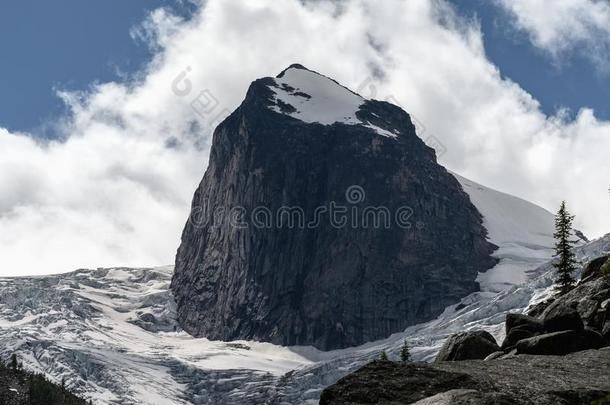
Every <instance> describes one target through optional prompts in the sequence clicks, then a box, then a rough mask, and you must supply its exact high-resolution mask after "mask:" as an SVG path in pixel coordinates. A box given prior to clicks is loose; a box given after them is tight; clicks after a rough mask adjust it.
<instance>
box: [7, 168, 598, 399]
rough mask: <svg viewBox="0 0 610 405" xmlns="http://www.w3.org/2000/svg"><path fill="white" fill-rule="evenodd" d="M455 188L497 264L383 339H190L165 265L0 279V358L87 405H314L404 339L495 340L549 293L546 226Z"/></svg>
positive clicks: (504, 200) (517, 206)
mask: <svg viewBox="0 0 610 405" xmlns="http://www.w3.org/2000/svg"><path fill="white" fill-rule="evenodd" d="M456 177H457V176H456ZM458 180H459V181H460V183H461V184H462V186H463V187H464V189H465V191H466V192H467V193H468V194H469V195H470V197H471V199H472V201H473V203H474V204H475V206H477V208H478V209H479V210H480V212H481V213H482V214H483V216H484V222H485V226H486V227H487V229H488V231H489V238H490V240H491V241H492V242H494V243H495V244H496V245H498V246H499V249H498V251H497V252H496V253H495V254H496V255H497V257H498V258H499V259H500V263H499V264H498V265H497V266H496V267H494V268H493V269H491V270H489V271H488V272H486V273H483V274H481V275H480V277H479V281H480V282H481V285H482V291H481V292H478V293H474V294H471V295H470V296H468V297H466V298H464V299H463V300H462V302H461V304H460V305H459V306H457V305H453V306H451V307H448V308H446V310H445V311H444V313H443V314H442V315H441V316H439V317H438V318H437V319H435V320H433V321H430V322H428V323H425V324H421V325H416V326H412V327H410V328H408V329H407V330H406V331H404V332H403V333H397V334H395V335H392V336H390V337H389V338H387V339H385V340H382V341H377V342H372V343H368V344H365V345H362V346H360V347H355V348H349V349H343V350H336V351H331V352H320V351H318V350H316V349H314V348H311V347H280V346H275V345H271V344H266V343H257V342H246V341H237V342H217V341H209V340H207V339H196V338H193V337H191V336H189V335H187V334H186V333H185V332H183V331H181V330H180V328H179V327H178V325H177V324H176V321H175V308H174V303H173V299H172V296H171V293H170V292H169V289H168V287H169V283H170V280H171V275H172V271H173V268H172V267H171V266H169V267H159V268H151V269H127V268H114V269H98V270H78V271H75V272H72V273H67V274H62V275H53V276H42V277H21V278H0V355H1V357H2V358H3V359H4V360H5V361H6V360H7V359H8V358H9V357H10V354H11V353H13V352H16V353H18V356H19V358H20V359H21V360H22V361H23V362H24V365H25V367H26V368H28V369H30V370H33V371H37V372H43V373H45V374H47V375H48V376H49V377H50V378H51V379H52V380H53V381H55V382H57V383H59V382H61V380H62V379H65V381H66V385H67V386H68V387H69V388H70V389H72V390H74V391H75V392H77V393H79V394H82V395H83V396H86V397H88V398H92V399H93V400H94V402H95V403H96V404H97V403H100V404H155V405H158V404H191V403H194V404H265V403H273V404H304V403H306V404H316V403H317V402H318V397H319V395H320V392H321V391H322V389H324V388H325V387H326V386H328V385H330V384H332V383H334V382H335V381H337V380H338V379H339V378H341V377H343V376H344V375H346V374H347V373H349V372H351V371H353V370H355V369H357V368H359V367H360V366H362V365H363V364H364V363H366V362H368V361H370V360H372V359H374V358H376V357H378V355H379V352H380V351H381V350H386V351H387V353H388V354H389V356H390V358H398V352H399V350H400V347H401V345H402V342H403V339H405V338H407V339H408V340H409V342H410V345H411V347H412V354H413V357H414V359H415V360H424V361H430V360H432V359H433V358H434V356H435V355H436V353H437V352H438V350H439V348H440V346H441V345H442V343H443V341H444V340H445V339H446V338H447V337H448V336H449V335H450V334H452V333H455V332H458V331H463V330H470V329H485V330H488V331H490V332H491V333H492V334H493V335H494V336H496V338H497V339H498V340H501V339H502V338H503V334H504V326H503V325H504V318H505V314H506V313H507V312H523V311H525V310H526V309H527V307H528V306H530V305H532V304H535V303H537V302H539V301H540V300H543V299H545V298H546V297H547V296H548V295H549V294H550V289H551V285H552V280H553V269H552V266H551V264H550V262H549V258H550V255H551V254H552V252H551V250H550V248H551V246H552V237H551V231H552V224H553V216H552V215H551V214H550V213H548V212H547V211H545V210H543V209H541V208H539V207H537V206H535V205H533V204H530V203H528V202H526V201H523V200H520V199H518V198H515V197H512V196H509V195H506V194H503V193H499V192H496V191H494V190H490V189H488V188H485V187H483V186H480V185H477V184H476V183H473V182H471V181H469V180H467V179H464V178H461V177H458ZM609 251H610V235H607V236H606V237H604V238H601V239H599V240H597V241H594V242H591V243H588V244H586V245H582V246H580V247H579V248H578V249H577V253H578V257H579V258H580V259H581V260H582V261H583V262H586V261H587V260H589V259H592V258H595V257H598V256H600V255H601V254H603V253H606V252H609Z"/></svg>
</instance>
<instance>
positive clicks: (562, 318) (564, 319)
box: [543, 301, 585, 332]
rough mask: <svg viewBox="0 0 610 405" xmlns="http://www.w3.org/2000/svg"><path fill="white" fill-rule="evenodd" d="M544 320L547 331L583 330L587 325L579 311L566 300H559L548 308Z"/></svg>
mask: <svg viewBox="0 0 610 405" xmlns="http://www.w3.org/2000/svg"><path fill="white" fill-rule="evenodd" d="M543 322H544V330H545V331H547V332H560V331H564V330H582V329H584V327H585V325H584V324H583V322H582V319H581V318H580V315H579V313H578V311H577V310H576V309H575V308H574V306H571V305H570V303H569V302H565V301H557V302H556V303H554V304H553V305H551V306H550V307H549V308H547V310H546V311H544V314H543Z"/></svg>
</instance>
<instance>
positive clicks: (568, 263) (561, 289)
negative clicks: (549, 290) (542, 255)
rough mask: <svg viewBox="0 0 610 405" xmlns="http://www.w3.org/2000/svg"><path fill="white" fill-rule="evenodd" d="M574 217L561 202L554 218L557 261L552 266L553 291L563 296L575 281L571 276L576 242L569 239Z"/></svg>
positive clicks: (574, 268)
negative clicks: (553, 274)
mask: <svg viewBox="0 0 610 405" xmlns="http://www.w3.org/2000/svg"><path fill="white" fill-rule="evenodd" d="M573 220H574V216H573V215H570V213H569V212H568V209H567V207H566V202H565V201H562V202H561V207H560V208H559V211H558V212H557V215H556V216H555V233H554V235H553V236H555V240H556V243H555V256H556V257H557V260H556V261H555V263H553V266H554V267H555V269H556V270H557V278H556V279H555V291H556V292H557V294H559V295H564V294H566V293H567V292H569V291H570V290H571V289H572V288H574V284H575V283H576V281H575V280H574V276H573V275H572V274H573V273H574V271H575V270H576V265H577V264H578V262H577V261H576V255H575V254H574V252H573V247H574V245H575V243H576V241H574V240H572V239H570V238H571V236H572V221H573Z"/></svg>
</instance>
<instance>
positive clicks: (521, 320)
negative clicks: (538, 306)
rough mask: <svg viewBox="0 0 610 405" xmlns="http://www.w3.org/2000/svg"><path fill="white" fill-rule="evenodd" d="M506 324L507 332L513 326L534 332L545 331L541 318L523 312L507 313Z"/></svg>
mask: <svg viewBox="0 0 610 405" xmlns="http://www.w3.org/2000/svg"><path fill="white" fill-rule="evenodd" d="M505 325H506V332H507V333H508V332H510V331H511V330H512V329H513V328H521V329H525V330H529V331H531V332H534V333H535V332H543V331H544V325H543V323H542V321H541V320H540V319H538V318H534V317H533V316H528V315H523V314H507V315H506V322H505Z"/></svg>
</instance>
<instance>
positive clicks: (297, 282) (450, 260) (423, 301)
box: [171, 66, 495, 350]
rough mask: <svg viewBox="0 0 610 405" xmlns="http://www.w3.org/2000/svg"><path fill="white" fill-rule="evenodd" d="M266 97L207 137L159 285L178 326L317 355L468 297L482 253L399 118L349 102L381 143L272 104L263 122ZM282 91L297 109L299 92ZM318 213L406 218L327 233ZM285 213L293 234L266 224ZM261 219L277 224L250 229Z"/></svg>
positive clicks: (474, 218)
mask: <svg viewBox="0 0 610 405" xmlns="http://www.w3.org/2000/svg"><path fill="white" fill-rule="evenodd" d="M291 69H303V68H302V67H298V66H296V67H292V68H291ZM307 72H309V71H307ZM309 73H310V74H311V75H317V74H316V73H313V72H309ZM318 76H319V75H318ZM325 80H328V81H329V82H332V81H330V80H329V79H325ZM332 83H333V85H336V86H339V85H337V84H336V83H334V82H332ZM279 87H280V85H279V84H278V82H277V81H276V80H274V79H272V78H265V79H260V80H257V81H255V82H254V83H252V85H251V86H250V89H249V90H248V94H247V96H246V99H245V101H244V102H243V103H242V105H241V106H240V107H239V108H238V109H237V110H236V111H235V112H233V114H231V116H230V117H228V118H227V119H226V120H225V121H224V122H223V123H222V124H221V125H219V126H218V128H217V129H216V131H215V133H214V139H213V145H212V149H211V155H210V161H209V166H208V169H207V171H206V173H205V176H204V178H203V180H202V182H201V184H200V186H199V188H198V189H197V191H196V193H195V196H194V198H193V207H192V213H191V217H190V219H189V221H188V222H187V224H186V227H185V229H184V232H183V235H182V243H181V245H180V248H179V249H178V253H177V256H176V266H175V275H174V278H173V280H172V285H171V289H172V291H173V293H174V296H175V297H176V301H177V311H178V319H179V322H180V324H181V326H182V327H183V328H184V329H185V330H186V331H187V332H189V333H191V334H192V335H195V336H205V337H208V338H211V339H221V340H233V339H254V340H262V341H268V342H272V343H276V344H282V345H314V346H316V347H318V348H320V349H325V350H327V349H335V348H342V347H347V346H353V345H358V344H361V343H364V342H367V341H372V340H376V339H380V338H383V337H387V336H388V335H390V334H391V333H394V332H397V331H400V330H403V329H404V328H406V327H407V326H409V325H412V324H416V323H420V322H424V321H427V320H430V319H432V318H434V317H435V316H437V315H438V314H440V313H441V312H442V310H443V309H444V308H445V307H446V306H447V305H450V304H454V303H456V302H458V301H459V299H460V298H461V297H463V296H465V295H467V294H469V293H471V292H473V291H476V290H477V289H478V285H477V283H476V282H475V281H474V280H475V278H476V276H477V273H478V272H479V271H484V270H486V269H488V268H490V267H491V266H493V265H494V264H495V260H494V259H493V258H491V256H490V254H491V253H492V252H493V250H494V249H495V247H494V246H493V245H491V244H489V243H488V242H487V241H486V239H485V235H486V231H485V229H484V228H483V226H482V221H481V216H480V214H479V213H478V212H477V210H476V209H475V207H474V206H473V205H472V204H471V202H470V200H469V198H468V196H467V195H466V194H465V193H464V192H463V190H462V189H461V187H460V185H459V184H458V182H457V181H456V180H455V178H453V176H451V175H450V174H449V173H448V172H447V171H446V170H445V169H444V168H443V167H441V166H440V165H438V164H437V162H436V158H435V155H434V151H433V150H432V149H430V148H429V147H427V146H426V145H425V144H424V143H423V142H422V141H421V140H420V139H419V138H418V137H417V136H416V133H415V128H414V126H413V124H412V123H411V120H410V117H409V115H408V114H407V113H405V112H404V111H402V110H401V109H400V108H398V107H396V106H393V105H391V104H388V103H385V102H378V101H364V100H363V105H361V107H360V109H359V111H358V112H357V116H358V118H359V119H360V120H361V121H363V122H369V123H371V125H374V126H376V127H378V128H381V129H382V130H385V131H389V132H390V133H392V134H396V136H395V137H393V136H382V135H380V134H379V133H378V132H376V131H375V130H373V129H371V128H369V127H366V126H364V125H347V124H344V123H335V124H332V125H321V124H318V123H315V122H314V123H306V122H304V121H301V120H299V119H295V118H293V117H292V116H290V115H286V114H290V113H294V110H296V108H294V107H293V106H290V105H285V104H286V103H284V102H279V101H277V100H276V101H275V106H276V107H277V109H279V110H281V111H282V112H285V114H282V113H280V112H276V111H274V110H272V109H270V107H269V106H270V105H272V104H273V103H274V101H273V100H274V90H277V89H278V88H279ZM282 89H283V91H287V92H291V94H292V95H294V96H297V95H299V94H303V95H301V96H299V97H301V98H302V99H303V100H309V99H308V98H307V97H305V96H308V97H309V98H311V95H309V94H307V89H294V88H292V87H290V86H286V85H283V86H282ZM341 89H343V90H345V91H346V89H344V88H342V87H341ZM297 90H298V91H297ZM290 107H293V108H292V109H291V108H290ZM353 185H356V186H358V187H359V188H355V189H354V188H352V189H350V186H353ZM346 190H352V191H354V190H355V191H356V192H358V191H363V192H365V193H366V195H363V194H362V193H360V194H358V193H356V195H355V196H354V195H349V193H348V195H347V196H346ZM354 197H356V198H354ZM332 204H335V205H336V206H345V207H347V210H348V212H349V213H351V212H354V211H353V210H354V209H357V210H358V211H357V212H358V213H360V214H361V213H362V212H364V211H363V210H364V208H365V207H366V206H370V207H386V208H387V210H388V211H389V212H390V213H394V214H395V213H397V212H400V211H401V208H404V207H408V210H411V211H410V212H411V214H409V213H408V212H406V211H405V210H403V212H405V213H406V214H409V215H408V218H409V221H410V222H411V224H406V225H407V226H398V224H397V222H396V221H395V220H394V219H391V220H390V226H389V227H386V226H371V223H370V222H369V225H368V226H362V225H359V224H357V225H358V226H355V227H354V226H340V224H337V223H336V222H335V223H332V221H331V220H330V218H329V215H328V211H327V212H325V213H324V212H323V213H322V215H321V216H320V212H319V210H318V208H320V207H327V208H328V207H329V206H330V205H332ZM286 207H292V208H296V209H297V210H300V212H301V215H302V217H304V218H305V226H302V224H301V223H300V222H301V221H299V220H298V218H297V219H296V220H295V221H293V223H292V224H291V223H290V218H288V216H282V217H281V218H280V216H279V215H278V213H279V212H285V208H286ZM237 208H238V211H239V212H237V213H236V211H235V209H237ZM261 208H263V211H265V212H263V214H265V213H271V216H272V217H273V218H277V219H278V220H277V221H275V220H272V221H271V222H272V223H270V222H269V221H266V220H268V219H269V218H268V217H266V216H265V215H262V216H260V215H259V216H256V215H257V213H258V214H260V213H261V210H260V209H261ZM232 210H233V211H232ZM283 210H284V211H283ZM223 213H224V215H223ZM293 213H294V211H293ZM219 214H220V215H219ZM235 214H237V215H235ZM350 215H352V214H350ZM358 215H359V214H357V215H356V216H354V215H352V216H351V218H354V217H355V218H357V222H359V221H358V218H361V217H360V216H358ZM235 216H238V217H239V218H238V219H237V220H235ZM297 216H298V215H297ZM219 217H221V218H220V219H219ZM229 217H232V218H233V219H234V221H233V223H231V221H229V220H228V219H230V218H229ZM263 217H264V218H263ZM320 217H321V220H320V221H316V222H317V223H315V226H310V225H311V221H312V220H314V221H315V220H317V219H320ZM261 218H262V219H261ZM369 218H370V217H369ZM403 219H404V218H403ZM360 223H361V222H360ZM381 223H382V225H384V224H385V222H384V221H381ZM261 225H263V226H261ZM269 225H271V226H269ZM403 225H404V224H403ZM409 225H410V226H409Z"/></svg>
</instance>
